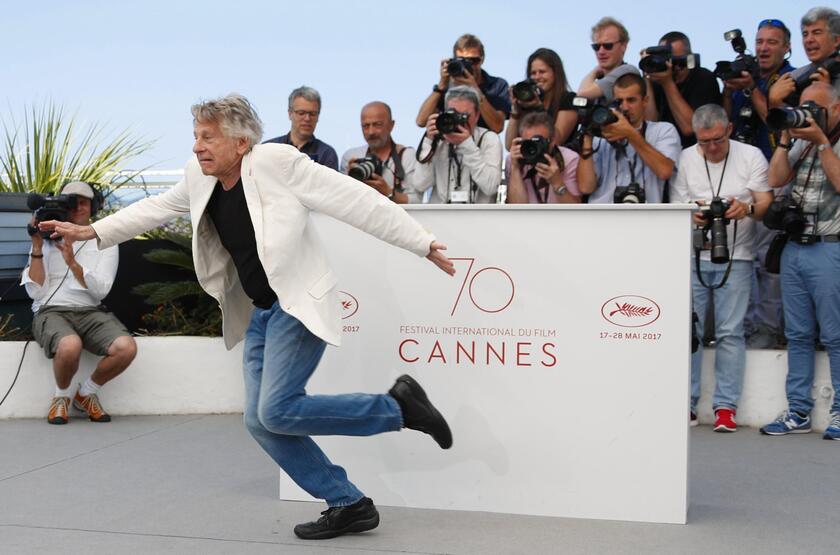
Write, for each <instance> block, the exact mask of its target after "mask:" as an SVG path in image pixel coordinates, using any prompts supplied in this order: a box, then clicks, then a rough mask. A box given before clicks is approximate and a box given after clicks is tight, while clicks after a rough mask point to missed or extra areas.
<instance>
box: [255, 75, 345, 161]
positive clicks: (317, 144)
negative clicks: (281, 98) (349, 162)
mask: <svg viewBox="0 0 840 555" xmlns="http://www.w3.org/2000/svg"><path fill="white" fill-rule="evenodd" d="M320 115H321V95H320V94H318V91H316V90H315V89H313V88H312V87H307V86H302V87H298V88H296V89H295V90H293V91H292V94H290V95H289V121H291V122H292V128H291V130H290V131H289V132H288V133H286V134H285V135H282V136H280V137H275V138H273V139H269V140H267V141H265V142H266V143H280V144H284V145H292V146H293V147H295V148H296V149H298V150H299V151H301V152H302V153H304V154H306V155H308V156H309V157H310V158H311V159H312V161H313V162H317V163H319V164H321V165H322V166H327V167H328V168H331V169H333V170H336V171H337V170H338V154H336V152H335V149H334V148H333V147H331V146H330V145H328V144H327V143H325V142H324V141H322V140H320V139H317V138H316V137H315V127H317V125H318V118H319V117H320Z"/></svg>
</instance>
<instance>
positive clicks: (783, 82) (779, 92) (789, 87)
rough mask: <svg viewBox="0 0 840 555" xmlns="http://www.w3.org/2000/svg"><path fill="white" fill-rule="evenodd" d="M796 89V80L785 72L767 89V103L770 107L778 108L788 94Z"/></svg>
mask: <svg viewBox="0 0 840 555" xmlns="http://www.w3.org/2000/svg"><path fill="white" fill-rule="evenodd" d="M795 90H796V81H794V80H793V77H791V76H790V73H785V74H784V75H782V76H781V77H779V79H778V80H777V81H776V82H775V83H773V85H772V86H771V87H770V90H769V91H767V103H768V105H769V106H770V107H771V108H779V107H781V106H783V105H784V103H785V102H784V101H785V98H787V97H788V96H790V94H791V93H793V92H794V91H795Z"/></svg>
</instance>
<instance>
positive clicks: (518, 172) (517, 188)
mask: <svg viewBox="0 0 840 555" xmlns="http://www.w3.org/2000/svg"><path fill="white" fill-rule="evenodd" d="M521 143H522V139H520V138H519V137H517V138H516V139H514V140H513V144H512V145H511V147H510V165H509V166H508V170H509V172H510V174H509V176H508V185H507V200H506V203H507V204H528V191H527V190H526V189H525V180H524V179H522V150H521V148H520V144H521Z"/></svg>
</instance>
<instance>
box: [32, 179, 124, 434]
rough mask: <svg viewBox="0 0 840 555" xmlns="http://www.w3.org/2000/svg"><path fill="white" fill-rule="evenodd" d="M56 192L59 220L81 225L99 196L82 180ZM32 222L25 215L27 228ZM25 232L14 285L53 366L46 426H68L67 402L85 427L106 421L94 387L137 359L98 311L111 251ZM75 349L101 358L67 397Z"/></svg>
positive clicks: (111, 272) (108, 280)
mask: <svg viewBox="0 0 840 555" xmlns="http://www.w3.org/2000/svg"><path fill="white" fill-rule="evenodd" d="M61 194H62V195H67V199H66V201H67V202H66V204H67V207H68V214H67V221H68V222H72V223H74V224H77V225H89V224H90V220H91V217H92V216H94V215H95V214H96V212H97V210H99V208H100V204H101V195H99V194H98V193H97V192H96V191H95V190H94V189H93V187H91V186H90V185H88V184H87V183H84V182H82V181H73V182H71V183H68V184H66V185H65V186H64V187H63V188H62V189H61ZM51 216H52V215H51ZM37 220H38V218H37V216H33V217H32V225H33V226H35V225H37V223H38V222H37ZM33 232H34V233H33ZM30 233H31V237H32V249H31V251H30V253H29V264H28V265H27V267H26V268H24V270H23V279H22V281H21V284H22V285H24V286H25V287H26V292H27V294H28V295H29V296H30V297H31V298H32V300H33V302H32V311H33V312H34V313H35V316H34V318H33V320H32V334H33V336H34V337H35V341H36V342H37V343H38V345H40V346H41V347H42V348H43V349H44V353H45V354H46V355H47V358H51V359H52V360H53V372H54V373H55V383H56V392H55V397H54V398H53V400H52V403H51V404H50V410H49V415H48V416H47V422H49V423H50V424H66V423H67V422H68V420H69V412H70V402H71V397H72V399H73V405H74V406H75V407H76V408H77V409H78V410H80V411H83V412H85V413H87V416H88V418H90V420H91V421H92V422H110V420H111V417H110V416H109V415H108V413H107V412H105V410H104V409H103V408H102V405H101V404H100V403H99V397H98V392H99V388H100V387H102V386H103V385H105V384H106V383H107V382H109V381H111V380H112V379H114V378H115V377H117V376H118V375H120V374H121V373H122V372H123V370H125V369H126V368H127V367H128V365H129V364H131V361H132V360H134V356H135V355H136V354H137V345H136V344H135V342H134V339H133V338H132V337H131V335H130V334H129V332H128V330H127V329H126V328H125V326H124V325H123V324H122V323H121V322H120V321H119V320H117V318H116V317H115V316H114V315H113V314H111V313H110V312H108V311H107V310H105V308H104V307H103V306H102V305H101V301H102V299H103V298H105V296H106V295H107V294H108V291H110V289H111V285H113V283H114V277H115V276H116V275H117V264H118V262H119V248H118V247H112V248H109V249H105V250H101V251H100V250H98V249H97V247H96V242H95V241H83V242H81V244H76V243H74V242H73V241H72V240H69V239H64V240H60V239H56V240H51V239H47V240H45V239H44V237H43V235H42V233H40V232H37V230H36V229H35V228H34V227H30ZM83 347H84V348H85V349H86V350H88V351H90V352H92V353H94V354H96V355H100V356H102V359H101V360H100V361H99V363H98V364H97V365H96V369H95V370H94V371H93V374H92V375H91V376H90V377H89V378H87V380H86V381H85V382H84V383H82V384H80V385H79V388H78V390H77V391H76V393H75V395H73V393H72V388H71V383H72V381H73V376H75V375H76V371H77V370H78V369H79V359H80V357H81V354H82V348H83Z"/></svg>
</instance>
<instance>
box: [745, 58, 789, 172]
mask: <svg viewBox="0 0 840 555" xmlns="http://www.w3.org/2000/svg"><path fill="white" fill-rule="evenodd" d="M793 70H794V67H793V66H792V65H790V64H789V63H788V62H787V61H785V63H784V65H783V66H782V67H781V68H780V69H779V71H778V72H777V73H774V74H773V75H771V76H769V77H762V78H760V79H759V80H758V81H756V83H755V86H756V87H758V90H760V91H761V92H762V93H764V96H765V97H766V96H767V91H769V90H770V86H771V85H772V84H773V83H775V82H776V80H777V79H778V78H779V77H781V76H782V75H784V74H785V73H789V72H791V71H793ZM744 106H752V102H751V101H750V99H749V98H747V97H746V96H745V95H744V92H743V91H735V92H734V93H732V113H731V114H730V116H729V117H730V119H731V120H732V124H733V129H732V137H733V138H735V137H737V136H738V135H739V134H740V133H742V132H744V131H745V130H746V128H747V127H748V126H752V127H753V129H754V130H755V131H754V132H753V136H754V141H755V142H754V143H753V144H754V145H755V146H757V147H758V148H760V149H761V152H762V153H763V154H764V157H765V158H767V159H768V160H769V159H770V157H771V156H773V145H775V144H777V143H778V139H779V138H778V136H776V137H775V138H774V139H773V141H772V143H771V141H770V137H771V135H772V134H771V133H770V130H769V129H767V124H766V123H764V122H763V121H761V118H760V117H758V114H757V113H756V112H755V109H753V116H752V118H750V119H749V120H747V121H744V120H743V119H741V120H740V121H739V118H738V113H739V112H740V111H741V108H743V107H744Z"/></svg>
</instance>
